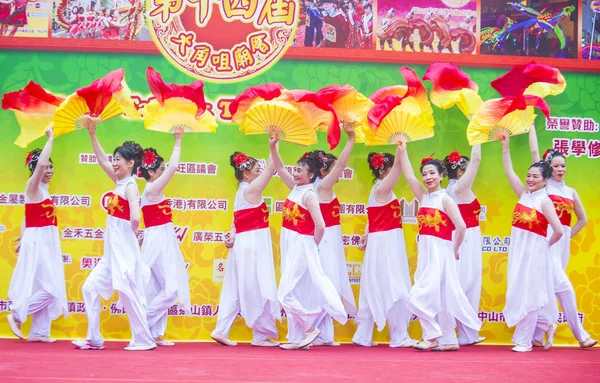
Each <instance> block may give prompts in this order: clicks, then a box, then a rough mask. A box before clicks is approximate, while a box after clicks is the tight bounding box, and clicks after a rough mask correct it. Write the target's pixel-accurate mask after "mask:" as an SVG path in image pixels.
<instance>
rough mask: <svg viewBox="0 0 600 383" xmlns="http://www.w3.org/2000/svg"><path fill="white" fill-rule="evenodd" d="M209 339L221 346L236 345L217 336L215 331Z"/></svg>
mask: <svg viewBox="0 0 600 383" xmlns="http://www.w3.org/2000/svg"><path fill="white" fill-rule="evenodd" d="M210 337H211V338H212V339H213V340H214V341H215V342H217V343H220V344H222V345H223V346H237V343H235V342H233V341H231V340H229V339H227V338H225V337H223V336H221V335H219V334H218V333H217V332H216V331H213V332H212V333H211V334H210Z"/></svg>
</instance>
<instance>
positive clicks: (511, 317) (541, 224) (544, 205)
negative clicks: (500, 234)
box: [502, 136, 563, 352]
mask: <svg viewBox="0 0 600 383" xmlns="http://www.w3.org/2000/svg"><path fill="white" fill-rule="evenodd" d="M502 161H503V163H504V172H505V173H506V176H507V178H508V181H509V182H510V186H512V188H513V190H514V191H515V193H516V194H517V196H518V197H519V202H518V203H517V206H516V207H515V211H514V213H513V220H512V231H511V233H510V238H511V244H510V249H509V252H508V274H507V276H508V281H507V290H506V306H505V307H504V310H503V312H504V317H505V318H506V324H507V325H508V327H512V326H514V325H516V326H517V327H516V329H515V333H514V334H513V343H514V344H515V347H513V351H516V352H528V351H531V341H532V340H533V335H534V332H535V329H536V327H537V328H539V329H540V330H542V331H544V332H545V333H546V344H545V346H544V347H545V348H546V349H549V348H550V347H552V343H553V342H554V334H555V333H556V329H557V326H556V321H557V320H558V307H557V306H556V299H555V298H554V286H553V278H552V263H551V261H550V259H551V256H550V253H551V252H550V248H551V247H552V245H554V244H555V243H556V242H558V241H559V240H560V238H561V237H562V236H563V228H562V226H561V224H560V221H559V219H558V216H557V215H556V211H554V205H552V201H551V200H550V198H548V194H547V193H546V190H545V189H544V188H545V186H546V183H547V182H548V178H550V173H551V171H550V168H549V167H548V165H547V164H546V163H545V162H543V161H542V162H536V163H534V164H533V165H531V166H530V167H529V170H528V171H527V186H525V185H523V183H522V182H521V180H520V179H519V177H518V176H517V175H516V174H515V172H514V170H513V167H512V162H511V159H510V151H509V139H508V136H504V137H503V139H502ZM548 224H550V226H552V229H553V233H552V234H551V236H550V239H547V238H546V234H547V231H548Z"/></svg>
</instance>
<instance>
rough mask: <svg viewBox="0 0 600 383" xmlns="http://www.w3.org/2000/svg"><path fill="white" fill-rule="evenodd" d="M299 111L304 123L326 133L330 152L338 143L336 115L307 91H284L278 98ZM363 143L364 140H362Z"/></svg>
mask: <svg viewBox="0 0 600 383" xmlns="http://www.w3.org/2000/svg"><path fill="white" fill-rule="evenodd" d="M278 99H280V100H284V101H287V102H289V103H291V104H292V105H294V106H296V107H297V108H298V109H300V112H302V114H303V115H304V119H305V120H306V123H307V124H308V125H309V126H310V127H311V128H313V129H315V130H324V131H327V142H328V143H329V147H330V149H331V150H333V149H335V147H336V146H337V144H338V143H339V142H340V127H339V120H338V116H337V113H336V111H335V109H334V108H333V106H332V105H331V104H330V103H328V102H327V101H328V100H323V99H322V98H320V97H319V96H318V94H317V93H315V92H310V91H307V90H286V91H284V92H283V93H282V95H281V96H280V97H279V98H278ZM363 141H364V140H363Z"/></svg>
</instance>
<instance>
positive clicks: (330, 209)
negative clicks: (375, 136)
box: [312, 124, 356, 346]
mask: <svg viewBox="0 0 600 383" xmlns="http://www.w3.org/2000/svg"><path fill="white" fill-rule="evenodd" d="M344 130H345V131H346V133H347V134H348V141H347V142H346V146H345V147H344V150H342V153H341V154H340V158H339V160H338V159H337V158H336V157H335V156H334V155H333V154H330V153H325V152H324V151H322V150H315V151H314V153H315V154H316V155H318V156H319V157H320V158H321V160H322V161H323V168H322V169H321V170H320V174H319V176H318V177H317V180H316V181H315V192H316V193H317V198H318V199H319V206H320V207H321V214H323V219H324V221H325V234H324V235H323V239H322V240H321V243H319V258H320V260H321V265H322V266H323V270H325V275H327V278H329V280H331V282H333V285H334V286H335V288H336V290H337V292H338V294H339V296H340V297H341V298H342V302H343V303H344V308H345V309H346V312H347V313H348V314H350V315H352V316H354V315H355V314H356V304H355V302H354V293H353V292H352V287H350V280H349V279H348V266H347V265H346V253H345V252H344V245H343V243H342V228H341V226H340V202H339V201H338V199H337V197H336V195H335V193H334V192H333V185H335V184H336V183H337V182H338V180H339V179H340V176H341V175H342V172H343V171H344V169H345V168H346V165H347V164H348V160H349V159H350V153H351V152H352V147H353V146H354V138H355V134H354V128H353V126H352V125H351V124H344ZM317 328H318V329H319V330H320V331H321V333H320V334H319V337H318V338H317V339H316V340H315V341H314V342H313V343H312V345H313V346H339V345H340V344H339V343H337V342H335V341H334V338H333V319H332V318H331V316H329V315H327V316H325V318H323V320H322V321H321V323H319V324H318V326H317Z"/></svg>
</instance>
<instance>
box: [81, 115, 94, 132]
mask: <svg viewBox="0 0 600 383" xmlns="http://www.w3.org/2000/svg"><path fill="white" fill-rule="evenodd" d="M81 124H82V126H83V127H84V128H85V129H87V131H88V133H89V134H90V136H92V135H94V134H96V126H98V124H97V123H96V122H95V121H93V120H91V119H89V118H86V119H84V120H83V121H82V123H81Z"/></svg>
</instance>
